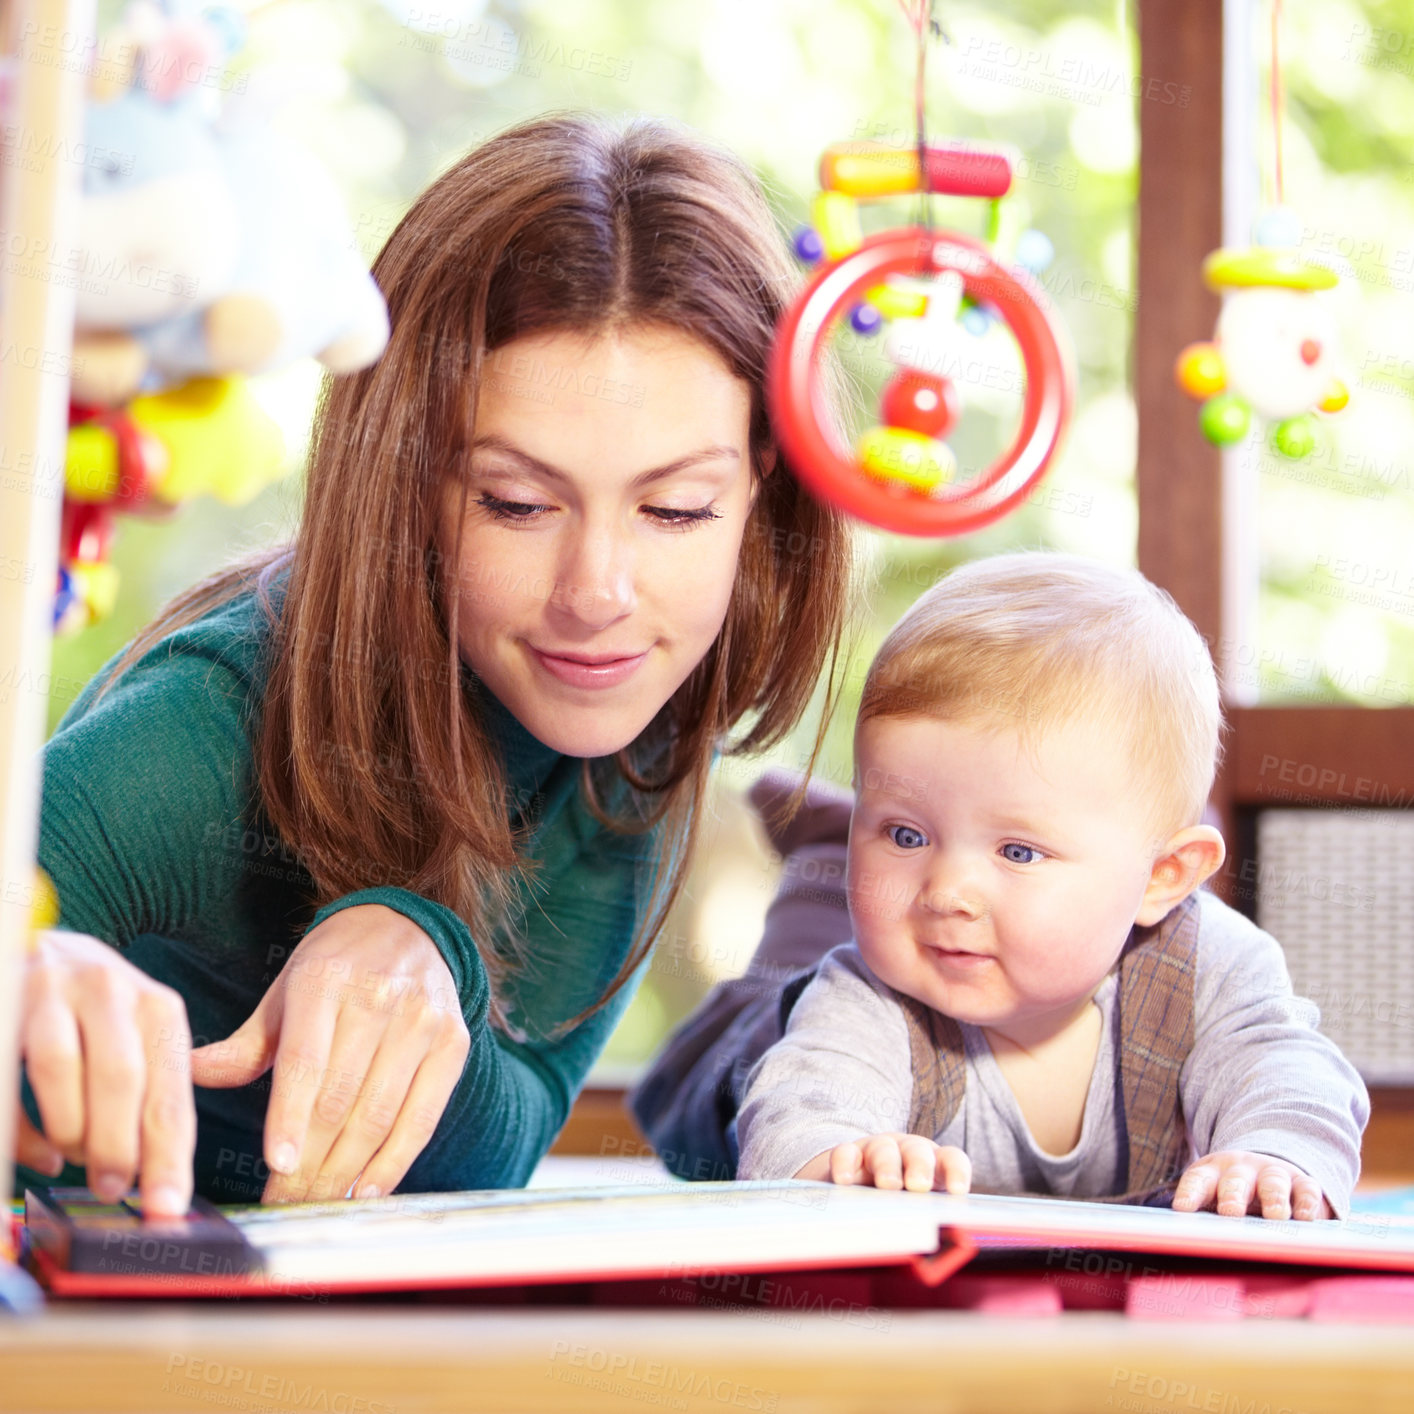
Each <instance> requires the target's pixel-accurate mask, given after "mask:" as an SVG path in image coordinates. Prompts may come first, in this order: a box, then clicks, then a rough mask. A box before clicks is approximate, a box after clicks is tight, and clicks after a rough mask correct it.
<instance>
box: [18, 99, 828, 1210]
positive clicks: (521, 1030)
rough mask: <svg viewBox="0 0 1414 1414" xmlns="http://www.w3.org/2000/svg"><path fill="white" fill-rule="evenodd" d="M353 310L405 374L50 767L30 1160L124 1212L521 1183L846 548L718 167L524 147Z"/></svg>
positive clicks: (774, 306)
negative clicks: (277, 525) (788, 444)
mask: <svg viewBox="0 0 1414 1414" xmlns="http://www.w3.org/2000/svg"><path fill="white" fill-rule="evenodd" d="M374 275H375V277H376V278H377V280H378V283H379V286H380V287H381V288H382V290H383V292H384V294H385V295H386V297H387V300H388V306H389V312H390V315H391V320H392V339H391V342H390V344H389V347H388V349H387V351H386V352H385V353H384V355H383V356H382V358H381V359H380V360H379V362H378V363H377V364H376V365H375V366H374V367H373V368H371V369H368V370H365V371H363V372H361V373H357V374H352V375H349V376H346V377H341V378H335V379H333V380H331V382H330V383H329V384H327V385H326V393H325V396H324V398H323V400H322V402H321V406H320V408H319V411H318V415H317V419H316V427H315V437H314V442H313V447H312V453H311V457H310V463H309V470H308V482H307V492H306V502H305V508H304V515H303V519H302V523H301V526H300V528H299V531H298V534H297V536H296V538H295V540H294V542H293V544H291V545H290V546H287V547H284V548H282V549H279V550H276V551H272V552H268V553H265V554H262V555H259V556H256V557H255V558H253V559H251V560H248V561H246V562H245V563H243V564H241V565H238V566H236V567H234V568H232V569H229V570H227V571H224V572H222V573H220V574H217V575H215V576H214V577H212V578H211V579H209V580H207V581H205V582H203V583H202V584H199V585H197V586H196V587H195V588H194V589H192V590H190V591H188V592H187V593H186V594H184V595H183V596H181V597H180V598H179V599H177V600H176V601H175V602H174V603H173V604H171V605H170V606H168V608H167V609H165V610H164V611H163V613H162V615H161V616H160V617H159V618H158V620H157V621H156V622H155V623H154V624H152V625H151V626H150V627H149V628H148V629H147V630H145V631H144V633H143V634H142V635H141V636H140V637H139V638H138V639H137V640H136V641H135V642H134V643H133V644H132V645H130V646H129V648H128V649H127V650H126V651H125V653H124V654H122V655H121V657H120V658H119V659H117V660H116V661H115V662H114V663H111V664H109V665H107V666H105V668H104V669H103V670H102V672H100V674H99V675H98V676H97V677H96V678H95V679H94V681H93V682H92V683H91V684H89V686H88V687H87V688H86V689H85V691H84V693H83V694H82V696H81V697H80V698H79V700H78V701H77V702H76V703H75V704H74V706H73V707H72V708H71V710H70V711H69V712H68V714H67V715H66V716H65V718H64V720H63V722H62V723H61V724H60V727H59V730H58V731H57V733H56V734H55V736H54V738H53V739H52V740H51V742H50V743H49V745H48V747H47V748H46V752H45V760H44V799H43V813H42V820H41V842H40V862H41V864H42V865H43V867H44V868H45V869H47V870H48V871H49V873H50V875H51V876H52V877H53V880H54V882H55V885H56V887H57V890H58V894H59V899H60V909H61V917H60V926H59V928H58V929H56V930H54V931H52V932H50V933H47V934H44V935H42V937H41V940H40V945H39V948H38V951H37V952H36V953H35V955H34V956H33V957H32V958H31V960H30V963H29V966H28V970H27V974H26V980H25V995H24V999H23V1007H24V1015H23V1020H22V1028H21V1047H22V1058H23V1060H24V1063H25V1068H26V1083H25V1087H24V1095H23V1099H24V1103H25V1108H26V1110H27V1116H25V1117H22V1119H21V1132H20V1135H19V1158H20V1160H21V1163H22V1164H27V1165H30V1166H31V1167H32V1168H37V1169H38V1170H39V1171H41V1172H42V1173H43V1174H45V1175H51V1174H53V1173H55V1172H56V1171H58V1170H59V1169H60V1166H61V1164H62V1162H63V1161H64V1160H66V1159H67V1160H68V1161H69V1162H70V1163H74V1164H79V1163H81V1164H84V1165H86V1169H87V1174H86V1180H87V1181H88V1182H89V1183H90V1184H91V1186H93V1187H94V1188H95V1189H96V1190H97V1191H98V1192H100V1193H102V1194H105V1195H110V1194H116V1193H118V1192H120V1191H122V1190H123V1189H125V1188H126V1187H127V1185H128V1184H129V1183H131V1182H132V1181H133V1179H134V1176H135V1175H136V1176H137V1178H138V1181H139V1183H140V1188H141V1194H142V1200H143V1203H144V1206H145V1207H146V1208H147V1209H148V1210H149V1211H150V1212H154V1213H171V1212H180V1211H183V1210H184V1209H185V1206H186V1203H187V1201H188V1198H189V1196H190V1193H191V1191H192V1185H193V1174H194V1175H195V1186H196V1189H197V1191H199V1192H201V1193H203V1194H205V1195H207V1196H209V1197H211V1198H213V1199H216V1200H219V1201H226V1202H238V1201H248V1200H251V1199H257V1198H260V1197H262V1196H263V1197H264V1198H265V1199H267V1200H271V1201H275V1200H287V1199H298V1198H304V1197H311V1198H312V1197H330V1196H333V1197H340V1196H343V1195H344V1194H345V1193H347V1192H348V1191H349V1190H350V1188H351V1187H353V1186H354V1185H355V1184H356V1185H357V1187H356V1189H355V1192H356V1194H357V1195H359V1196H364V1195H371V1194H377V1193H388V1192H391V1191H392V1190H393V1189H394V1188H395V1187H397V1186H399V1185H401V1186H402V1187H403V1188H404V1189H405V1190H435V1189H457V1188H480V1187H496V1186H501V1185H514V1184H519V1183H523V1182H524V1181H525V1179H526V1178H527V1176H528V1175H529V1174H530V1172H531V1170H532V1169H533V1167H534V1166H535V1164H536V1162H537V1161H538V1160H539V1159H540V1157H541V1156H542V1155H543V1154H544V1153H545V1151H546V1149H547V1148H548V1147H549V1145H550V1143H551V1141H552V1140H553V1138H554V1136H555V1134H556V1133H557V1131H558V1130H559V1129H560V1127H561V1125H562V1124H563V1123H564V1120H565V1117H566V1115H567V1113H568V1111H569V1106H570V1104H571V1102H572V1100H573V1098H574V1095H575V1093H576V1091H577V1090H578V1089H579V1087H580V1085H581V1084H582V1082H583V1080H584V1077H585V1074H586V1072H587V1071H588V1069H589V1067H590V1064H591V1063H592V1061H593V1060H594V1058H595V1056H596V1055H597V1054H598V1052H599V1051H600V1049H601V1048H602V1046H603V1044H604V1042H605V1040H606V1038H607V1037H608V1034H609V1032H610V1031H611V1029H612V1028H613V1025H614V1023H615V1021H616V1020H617V1019H618V1017H619V1016H620V1015H621V1013H622V1011H623V1009H624V1007H625V1006H626V1005H627V1003H628V1000H629V997H630V996H631V994H632V991H633V989H634V986H635V984H636V983H637V981H638V980H639V979H640V977H641V976H642V973H643V971H644V967H645V963H646V958H647V954H648V951H649V948H650V947H651V944H652V941H653V938H654V935H655V933H656V932H657V930H658V928H659V926H660V924H661V921H662V918H663V915H664V913H665V911H666V909H667V907H668V905H669V904H670V903H671V901H672V898H673V895H674V893H675V891H676V890H677V888H678V886H679V884H680V882H681V879H682V876H683V871H684V867H685V865H686V862H687V860H688V857H689V854H690V851H691V847H692V843H693V837H694V829H695V822H696V815H697V809H698V807H699V804H700V802H701V799H702V794H703V790H704V786H705V782H706V778H707V774H708V769H709V767H710V764H711V761H712V758H713V755H714V753H715V752H717V751H719V750H722V749H727V750H732V751H754V750H759V749H761V748H763V747H765V746H768V745H770V744H771V743H773V742H776V741H778V740H780V739H781V737H782V736H783V734H784V733H786V732H787V731H788V730H789V729H790V728H791V727H792V726H793V725H794V724H795V723H796V722H797V721H798V720H799V718H800V717H801V715H802V713H803V711H804V709H805V707H806V704H807V702H808V701H809V699H810V696H811V693H812V691H813V689H814V687H815V685H816V682H817V680H818V678H819V677H820V675H821V673H822V671H823V670H824V668H825V665H826V663H827V662H829V664H830V666H831V672H832V673H833V666H834V653H835V649H836V645H837V643H838V641H839V635H840V631H841V627H842V623H843V618H844V613H845V603H846V598H847V594H848V585H849V578H850V563H849V545H848V534H847V531H846V528H845V526H844V524H843V523H842V521H841V519H840V518H839V517H837V516H836V515H835V514H834V513H832V512H830V511H828V510H826V509H824V508H822V507H821V506H819V505H817V504H816V503H815V502H814V501H812V500H811V499H810V498H809V497H808V496H807V495H806V494H805V493H804V492H802V491H801V489H800V487H799V485H798V483H797V482H796V480H795V478H794V477H793V476H792V475H791V474H790V471H789V468H788V467H786V466H785V465H783V463H782V461H781V458H780V457H779V456H778V454H777V452H776V449H775V447H774V444H773V441H772V437H771V432H770V428H769V425H768V422H767V417H766V410H765V406H764V398H763V383H764V377H765V367H766V360H767V355H768V351H769V348H770V344H771V339H772V333H773V328H774V325H775V322H776V319H777V317H778V315H779V313H780V311H781V308H782V306H783V304H784V302H785V301H786V299H787V298H788V297H789V293H790V289H791V286H792V283H793V275H792V269H791V265H790V261H789V258H788V256H787V254H786V253H785V250H784V246H783V243H782V242H781V240H780V237H779V235H778V233H777V231H776V229H775V226H774V223H773V222H772V220H771V217H770V215H769V212H768V211H767V208H766V206H765V204H764V202H763V200H762V198H761V196H760V193H759V191H758V189H757V187H756V185H755V183H754V181H753V180H752V179H751V177H750V175H749V174H748V172H747V171H746V169H745V168H744V167H743V166H742V164H740V163H739V162H738V161H737V160H735V159H734V158H732V157H730V156H728V155H726V154H724V153H722V152H720V151H718V150H717V149H715V148H713V147H711V146H709V145H707V144H706V143H704V142H702V141H701V140H700V139H698V138H696V137H693V136H689V135H687V134H684V133H682V132H680V131H677V130H674V129H671V128H669V127H667V126H665V125H663V124H660V123H657V122H652V121H647V120H641V119H640V120H635V121H632V122H629V123H627V124H626V125H621V126H613V125H609V124H606V123H604V122H601V121H598V120H593V119H589V118H584V117H577V116H552V117H547V118H543V119H538V120H535V121H532V122H529V123H526V124H523V125H521V126H519V127H517V128H515V129H513V130H511V131H509V132H506V133H504V134H502V135H501V136H499V137H497V138H494V139H492V140H491V141H490V142H488V143H486V144H485V145H483V146H481V147H479V148H477V149H476V150H474V151H473V152H471V153H470V154H469V155H468V156H466V157H465V158H464V159H463V160H462V161H461V162H459V163H458V164H457V165H456V166H454V167H453V168H452V169H451V170H449V171H448V172H447V173H446V174H445V175H444V176H442V177H440V178H439V179H438V180H437V181H436V182H435V183H434V184H433V185H432V186H431V187H430V188H429V189H428V190H427V191H426V192H425V193H424V194H423V195H422V196H421V197H420V198H419V199H418V201H417V202H416V203H415V204H414V205H413V207H412V208H411V210H410V211H409V212H408V213H407V215H406V217H405V218H404V219H403V221H402V222H401V224H400V225H399V226H398V228H397V230H396V231H395V232H394V233H393V235H392V236H391V238H390V239H389V241H388V243H387V245H386V246H385V247H384V249H383V251H382V253H381V254H380V255H379V257H378V260H377V262H376V264H375V266H374ZM801 546H807V547H809V549H808V553H805V554H802V553H801V551H800V547H801ZM734 729H736V730H737V734H736V735H735V736H732V733H733V731H734ZM193 1083H195V1085H196V1086H197V1087H198V1088H197V1089H196V1090H195V1092H193V1088H192V1087H193ZM19 1178H20V1181H21V1182H23V1181H25V1179H26V1178H30V1179H31V1181H32V1178H33V1174H32V1173H31V1174H27V1173H26V1172H25V1171H24V1170H23V1169H21V1171H20V1174H19ZM63 1181H66V1182H69V1181H73V1182H80V1181H85V1175H82V1174H80V1173H79V1172H78V1171H77V1170H73V1169H70V1170H66V1171H65V1174H64V1180H63Z"/></svg>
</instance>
